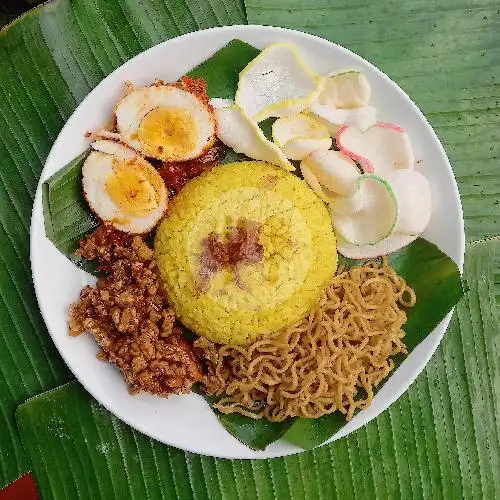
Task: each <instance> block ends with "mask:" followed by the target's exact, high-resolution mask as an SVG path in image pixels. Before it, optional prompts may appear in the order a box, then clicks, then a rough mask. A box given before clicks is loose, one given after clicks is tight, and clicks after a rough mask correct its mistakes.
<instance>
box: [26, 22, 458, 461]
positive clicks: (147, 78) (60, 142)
mask: <svg viewBox="0 0 500 500" xmlns="http://www.w3.org/2000/svg"><path fill="white" fill-rule="evenodd" d="M235 38H239V39H241V40H244V41H246V42H248V43H250V44H252V45H254V46H255V47H258V48H263V47H265V46H266V45H268V44H270V43H273V42H282V41H288V42H292V43H294V44H296V45H297V46H298V47H299V48H300V49H301V51H302V52H303V55H304V57H305V59H306V61H307V62H308V63H309V64H310V65H311V66H312V67H313V69H315V70H316V71H317V72H318V73H321V74H325V73H328V72H329V71H332V70H335V69H339V68H346V67H347V68H359V69H360V70H362V71H363V72H364V73H365V75H366V76H367V77H368V79H369V81H370V84H371V86H372V89H373V102H374V104H375V106H376V107H377V108H378V111H379V120H382V121H392V122H396V123H399V124H400V125H401V126H402V127H403V128H404V129H405V130H406V131H407V132H408V134H409V136H410V138H411V140H412V143H413V147H414V150H415V158H416V159H417V160H420V161H419V162H418V165H417V168H418V169H419V170H421V171H422V172H423V173H425V175H426V176H427V178H428V179H429V181H430V183H431V187H432V195H433V200H434V212H433V215H432V219H431V221H430V224H429V226H428V228H427V229H426V231H425V233H424V237H425V238H427V239H428V240H430V241H432V242H434V243H436V244H437V245H438V246H439V247H440V248H441V249H442V250H443V251H444V252H446V253H447V254H448V255H449V256H450V257H452V258H453V259H454V260H455V261H456V262H457V264H458V265H459V266H460V268H461V267H462V265H463V254H464V231H463V219H462V208H461V205H460V198H459V194H458V189H457V185H456V182H455V179H454V176H453V172H452V170H451V167H450V164H449V162H448V159H447V157H446V154H445V152H444V150H443V148H442V146H441V144H440V143H439V140H438V138H437V137H436V135H435V133H434V131H433V130H432V128H431V127H430V125H429V124H428V122H427V120H426V119H425V118H424V116H423V115H422V113H421V112H420V110H419V109H418V108H417V107H416V106H415V104H414V103H413V102H412V101H411V99H410V98H409V97H408V96H407V95H406V94H405V93H404V92H403V91H402V90H401V89H400V88H399V87H398V86H397V85H396V84H395V83H393V82H392V81H391V80H390V79H389V78H388V77H387V76H386V75H384V74H383V73H382V72H381V71H379V70H378V69H377V68H375V67H374V66H372V65H371V64H370V63H368V62H366V61H365V60H364V59H362V58H361V57H359V56H357V55H355V54H353V53H352V52H350V51H348V50H346V49H345V48H343V47H340V46H338V45H335V44H333V43H330V42H328V41H326V40H323V39H321V38H317V37H314V36H311V35H307V34H304V33H300V32H297V31H290V30H285V29H282V28H273V27H264V26H233V27H224V28H215V29H210V30H206V31H198V32H195V33H190V34H187V35H184V36H181V37H179V38H175V39H172V40H168V41H166V42H163V43H161V44H159V45H157V46H155V47H152V48H151V49H149V50H147V51H145V52H143V53H142V54H139V55H138V56H136V57H134V58H133V59H131V60H130V61H128V62H127V63H125V64H124V65H123V66H121V67H120V68H118V69H117V70H116V71H114V72H113V73H112V74H111V75H109V76H108V77H107V78H105V79H104V80H103V81H102V82H101V83H100V84H99V85H98V86H97V87H96V88H95V89H94V90H93V91H92V92H91V93H90V94H89V95H88V96H87V97H86V99H84V101H83V102H82V103H81V104H80V106H79V107H78V108H77V109H76V111H75V112H74V113H73V115H72V116H71V118H70V119H69V120H68V122H67V123H66V125H65V126H64V128H63V129H62V131H61V133H60V134H59V137H58V138H57V140H56V142H55V143H54V146H53V147H52V150H51V152H50V154H49V156H48V158H47V162H46V164H45V168H44V170H43V172H42V176H41V180H40V184H39V185H38V190H37V194H36V198H35V204H34V207H33V216H32V223H31V265H32V272H33V280H34V283H35V289H36V293H37V297H38V302H39V305H40V310H41V311H42V314H43V317H44V319H45V322H46V324H47V327H48V330H49V332H50V335H51V336H52V339H53V340H54V343H55V344H56V346H57V348H58V349H59V352H60V353H61V355H62V357H63V358H64V360H65V361H66V363H67V365H68V366H69V368H70V369H71V370H72V372H73V373H74V374H75V376H76V378H77V379H78V380H79V381H80V382H81V383H82V384H83V385H84V386H85V388H86V389H87V390H88V391H89V392H90V393H91V394H92V395H93V396H94V397H95V398H96V399H97V400H98V401H99V402H100V403H102V404H103V405H104V406H105V407H106V408H107V409H108V410H110V411H111V412H113V413H114V414H115V415H116V416H117V417H119V418H120V419H122V420H123V421H125V422H127V423H128V424H130V425H131V426H132V427H135V428H136V429H138V430H139V431H141V432H143V433H144V434H147V435H149V436H151V437H153V438H155V439H157V440H158V441H161V442H163V443H167V444H170V445H173V446H177V447H178V448H182V449H184V450H188V451H192V452H196V453H201V454H204V455H212V456H216V457H227V458H268V457H277V456H283V455H289V454H293V453H297V452H299V451H301V449H300V448H297V447H295V446H292V445H291V444H289V443H287V442H285V441H283V440H281V441H279V442H276V443H273V444H272V445H270V446H269V447H268V449H267V450H266V451H262V452H257V451H253V450H251V449H249V448H247V447H246V446H245V445H243V444H242V443H240V442H239V441H237V440H236V439H235V438H233V437H232V436H231V435H230V434H229V433H228V432H227V431H226V430H225V429H224V428H223V427H222V425H221V424H220V423H219V421H218V420H217V418H216V416H215V415H214V413H213V412H212V411H211V410H210V408H209V407H208V405H207V404H206V403H205V401H204V400H203V398H201V397H200V396H198V395H195V394H190V395H187V396H173V397H170V398H168V399H161V398H158V397H155V396H152V395H148V394H140V395H138V396H135V397H132V396H130V395H129V393H128V392H127V387H126V385H125V383H124V381H123V379H122V377H121V376H120V374H119V372H118V370H117V369H116V368H114V367H113V366H112V365H110V364H108V363H103V362H102V361H98V360H97V359H96V357H95V355H96V353H97V351H98V348H97V345H96V344H95V342H94V341H93V339H92V337H91V336H90V335H86V336H81V337H79V338H71V337H69V336H68V328H67V311H68V307H69V305H70V304H71V303H72V302H74V301H75V300H76V299H77V298H78V296H79V293H80V290H81V288H82V285H83V284H84V283H86V282H87V281H88V280H89V277H88V275H86V274H85V273H84V272H82V271H80V270H78V269H77V268H76V267H75V266H73V264H71V262H69V261H68V260H67V259H66V258H65V257H64V256H63V255H61V254H60V253H59V252H58V250H57V249H56V248H55V247H54V246H53V245H52V243H51V242H50V241H49V240H48V239H47V238H46V237H45V231H44V227H43V215H42V200H41V189H40V187H41V182H43V181H44V180H46V179H47V178H48V177H50V176H51V175H52V174H54V172H56V171H57V170H59V169H60V168H61V167H63V166H64V165H65V164H66V163H68V162H69V161H70V160H71V159H73V158H74V157H75V156H77V155H79V154H80V153H81V152H82V151H84V150H85V149H86V148H87V147H88V140H87V139H85V138H84V133H85V131H86V130H95V129H98V128H99V127H100V126H102V125H103V124H105V123H107V122H108V119H109V116H110V114H111V110H112V108H113V106H114V104H115V102H116V101H117V99H118V97H119V96H120V95H121V93H122V91H123V83H124V81H125V80H131V81H132V82H133V83H134V84H136V85H139V86H140V85H145V84H148V83H150V82H151V81H153V80H154V79H155V78H161V79H162V80H166V81H174V80H176V79H178V78H179V77H181V76H182V75H184V74H185V73H187V72H188V71H189V70H190V69H191V68H193V67H194V66H196V65H198V64H199V63H201V62H202V61H204V60H205V59H207V58H209V57H210V56H211V55H212V54H213V53H214V52H216V51H217V50H218V49H220V48H221V47H223V46H224V45H226V44H227V43H228V42H229V41H231V40H233V39H235ZM450 315H451V314H450ZM450 315H448V316H447V317H446V318H445V319H444V320H443V321H442V322H441V324H440V325H439V326H438V327H437V328H436V329H435V330H434V331H433V332H432V334H431V335H429V336H428V337H427V339H426V340H425V341H424V342H422V343H421V344H420V345H419V346H418V347H417V349H415V350H414V351H413V353H412V354H411V355H410V356H408V358H407V359H406V360H405V362H404V363H403V364H402V365H401V367H400V368H398V370H397V372H396V373H394V374H393V375H392V377H391V378H390V380H389V381H388V382H387V383H386V384H385V385H384V387H383V388H382V390H381V391H380V392H379V393H378V394H377V396H376V397H375V400H374V402H373V404H372V406H371V407H370V408H369V409H367V410H365V411H362V412H361V413H359V414H358V415H357V416H356V417H355V418H354V419H353V420H352V421H351V422H350V423H349V424H348V425H346V426H345V427H344V428H343V429H342V430H341V431H340V432H339V433H338V434H336V435H335V436H334V437H333V439H338V438H340V437H342V436H345V435H347V434H349V433H351V432H353V431H354V430H356V429H358V428H359V427H361V426H363V425H365V424H366V423H367V422H369V421H370V420H372V419H373V418H375V417H376V416H377V415H378V414H379V413H381V412H382V411H384V410H385V409H386V408H387V407H388V406H389V405H390V404H391V403H393V402H394V401H395V400H396V399H397V398H399V396H401V394H403V393H404V391H406V389H408V386H409V385H410V384H411V383H412V382H413V380H414V379H415V378H416V377H417V375H418V374H419V373H420V371H421V370H422V369H423V368H424V366H425V365H426V363H427V362H428V361H429V358H430V357H431V355H432V353H433V352H434V351H435V349H436V347H437V346H438V344H439V342H440V340H441V338H442V336H443V334H444V332H445V330H446V327H447V326H448V322H449V320H450Z"/></svg>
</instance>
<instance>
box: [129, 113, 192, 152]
mask: <svg viewBox="0 0 500 500" xmlns="http://www.w3.org/2000/svg"><path fill="white" fill-rule="evenodd" d="M137 137H138V139H139V140H140V141H141V143H142V147H143V149H144V151H145V153H146V155H148V156H153V157H154V158H158V159H160V160H182V159H184V158H185V156H186V155H187V154H188V153H189V152H190V151H192V150H193V149H195V147H196V143H197V141H196V138H197V137H198V125H197V124H196V121H195V120H194V119H193V117H192V116H191V115H190V114H189V113H188V112H187V111H186V110H185V109H183V108H173V107H159V108H155V109H152V110H151V111H150V112H149V113H148V114H147V115H146V116H145V117H144V118H143V119H142V121H141V124H140V126H139V129H138V131H137Z"/></svg>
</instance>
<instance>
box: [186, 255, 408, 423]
mask: <svg viewBox="0 0 500 500" xmlns="http://www.w3.org/2000/svg"><path fill="white" fill-rule="evenodd" d="M415 302H416V297H415V293H414V291H413V290H412V289H411V288H410V287H409V286H408V285H407V284H406V283H405V281H404V280H403V278H401V277H400V276H398V275H397V274H396V272H395V271H394V269H392V268H391V267H390V266H389V265H388V263H387V260H386V259H383V261H382V263H381V264H380V263H378V262H376V261H371V262H369V263H367V264H365V265H363V266H357V267H352V268H350V269H348V270H346V271H344V272H340V273H339V274H337V275H336V276H335V278H334V280H333V282H332V284H331V285H330V287H329V288H328V289H327V290H326V292H325V294H324V295H323V297H322V299H321V301H320V303H319V304H318V305H317V307H316V308H315V309H314V310H313V311H311V313H310V314H309V315H308V316H307V317H306V318H304V319H303V320H302V321H300V322H299V323H297V324H296V325H294V326H293V327H290V328H287V329H286V330H283V331H281V332H278V333H276V334H273V335H271V336H268V337H265V338H261V339H259V340H257V341H255V342H254V343H253V344H251V345H248V346H229V345H218V344H214V343H212V342H210V341H208V340H206V339H203V338H200V339H198V340H197V341H196V343H195V347H196V348H197V352H198V353H199V354H201V356H202V357H203V358H204V359H205V360H206V362H207V368H208V375H207V376H206V377H205V389H206V391H207V392H208V393H211V394H216V395H219V396H222V398H221V399H220V400H219V401H218V402H217V403H216V404H215V405H214V406H215V408H217V409H218V410H219V411H221V412H222V413H240V414H242V415H246V416H249V417H252V418H255V419H259V418H266V419H268V420H271V421H275V422H279V421H283V420H285V419H287V418H290V417H307V418H317V417H321V416H322V415H325V414H328V413H332V412H334V411H337V410H339V411H340V412H342V413H343V414H344V415H345V417H346V419H347V420H349V419H351V418H352V416H353V415H354V412H355V411H356V409H358V408H359V409H363V408H366V407H368V406H369V405H370V404H371V402H372V399H373V390H374V387H375V386H377V385H378V384H379V383H380V382H381V380H382V379H384V378H385V377H387V375H388V374H389V373H390V371H391V370H392V369H393V367H394V362H393V360H392V359H391V356H394V355H396V354H400V353H401V354H406V353H407V350H406V347H405V345H404V343H403V340H402V339H403V337H404V331H403V330H402V326H403V325H404V324H405V323H406V314H405V311H404V309H403V308H407V307H412V306H413V305H414V304H415Z"/></svg>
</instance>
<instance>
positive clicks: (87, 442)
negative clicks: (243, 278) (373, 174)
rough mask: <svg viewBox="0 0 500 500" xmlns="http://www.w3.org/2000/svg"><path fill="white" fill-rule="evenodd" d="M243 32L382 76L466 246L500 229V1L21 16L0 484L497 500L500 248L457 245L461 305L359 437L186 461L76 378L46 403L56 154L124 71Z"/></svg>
mask: <svg viewBox="0 0 500 500" xmlns="http://www.w3.org/2000/svg"><path fill="white" fill-rule="evenodd" d="M247 21H248V22H249V23H258V24H273V25H280V26H285V27H291V28H295V29H299V30H303V31H309V32H312V33H314V34H318V35H320V36H323V37H324V38H327V39H329V40H332V41H334V42H337V43H340V44H342V45H344V46H346V47H348V48H350V49H352V50H354V51H355V52H357V53H358V54H360V55H361V56H363V57H365V58H367V59H368V60H370V61H371V62H373V63H374V64H376V65H377V66H378V67H379V68H380V69H382V70H383V71H385V72H386V73H387V74H388V75H389V76H390V77H391V78H392V79H393V80H395V81H396V82H397V83H398V84H399V85H400V86H402V88H403V89H404V90H405V91H406V92H407V93H408V94H409V95H410V96H411V97H412V98H413V99H414V100H415V102H416V103H417V105H418V106H419V107H420V108H421V109H422V111H423V112H424V113H425V114H426V116H427V117H428V119H429V121H430V122H431V124H432V125H433V127H434V129H435V130H436V132H437V133H438V135H439V137H440V139H441V141H442V142H443V145H444V146H445V149H446V151H447V153H448V155H449V157H450V160H451V163H452V165H453V168H454V172H455V175H456V177H457V182H458V185H459V189H460V193H461V196H462V203H463V207H464V215H465V223H466V236H467V240H468V241H472V240H478V239H484V238H488V237H492V236H496V235H498V234H499V233H500V229H499V228H500V206H499V202H500V175H499V171H498V168H499V163H500V161H499V153H500V127H499V125H500V104H499V102H500V65H499V64H498V62H499V61H500V8H499V5H498V2H497V1H492V0H482V1H481V2H479V1H476V0H442V1H440V2H439V3H436V2H433V1H432V0H414V1H412V2H401V1H397V0H382V1H380V2H366V0H349V1H348V0H309V1H307V0H292V1H290V0H286V1H285V0H248V1H247V2H246V4H244V3H243V2H242V1H229V0H209V1H208V0H207V1H195V0H170V1H164V0H141V1H136V0H116V1H105V0H73V1H70V0H53V1H51V2H48V3H46V4H44V5H43V6H41V7H38V8H36V9H34V10H32V11H30V12H29V13H28V14H26V15H25V16H24V17H22V18H20V19H19V20H17V21H15V22H14V23H13V24H11V25H10V26H8V27H7V28H5V29H4V30H2V31H1V32H0V241H1V245H0V332H1V335H0V391H1V397H0V487H1V486H4V485H6V484H9V483H10V482H12V481H13V480H15V479H17V478H18V477H19V476H20V475H21V474H23V473H25V472H26V471H28V470H33V471H34V474H35V477H36V480H37V482H38V485H39V487H40V490H41V494H42V498H57V499H59V498H61V499H63V498H143V497H148V498H161V497H164V498H178V497H181V498H237V497H238V498H256V497H258V498H270V497H272V496H275V497H278V498H281V497H282V498H286V497H293V498H305V497H307V498H325V499H326V498H328V499H329V498H354V497H355V498H399V497H411V498H441V497H446V498H459V497H466V498H475V497H482V498H495V496H496V495H500V475H499V474H498V471H499V470H500V452H499V450H500V413H499V405H500V402H499V399H498V395H499V393H500V389H499V387H498V380H499V377H500V361H499V360H500V338H499V330H500V329H499V316H498V305H499V304H500V250H499V245H500V243H499V242H498V240H497V239H492V240H491V241H485V242H479V243H470V244H469V245H468V248H467V254H466V284H467V287H468V288H469V293H468V295H467V296H466V298H464V299H463V301H462V302H461V304H460V305H459V306H458V308H457V313H456V314H455V316H454V319H453V321H452V325H451V327H450V329H449V331H448V332H447V334H446V336H445V338H444V340H443V343H442V344H441V346H440V347H439V349H438V351H437V353H436V354H435V356H434V357H433V358H432V360H431V362H430V363H429V365H428V366H427V368H426V370H425V371H424V372H423V374H422V375H421V376H420V377H419V378H418V379H417V381H416V382H415V383H414V384H413V385H412V387H411V388H410V390H409V391H408V392H407V393H406V394H405V395H404V396H403V397H402V398H400V400H399V401H398V402H397V403H395V404H394V405H393V406H392V407H391V408H390V409H389V410H388V411H386V412H384V413H383V414H382V415H381V416H380V417H379V418H377V419H376V420H375V421H373V422H371V423H370V424H369V425H368V426H366V427H365V428H363V429H361V430H359V431H358V432H356V433H355V434H352V435H350V436H349V437H348V438H346V439H343V440H340V441H338V442H335V443H333V444H331V445H328V446H324V447H322V448H319V449H316V450H313V451H309V452H306V453H303V454H301V455H299V456H296V457H290V458H286V459H275V460H266V461H228V460H216V459H212V458H207V457H200V456H197V455H192V454H189V453H184V452H182V451H180V450H176V449H174V448H171V447H167V446H163V445H160V444H158V443H155V442H154V441H152V440H150V439H148V438H146V437H144V436H142V435H140V434H138V433H136V432H135V431H133V430H132V429H130V428H129V427H127V426H125V425H123V424H122V423H120V422H119V421H117V420H116V419H114V418H113V417H111V416H110V415H109V414H108V413H107V412H106V411H105V410H103V409H102V408H101V407H99V406H98V405H97V403H96V402H95V401H93V400H91V398H90V397H89V396H88V395H87V394H86V393H85V392H84V391H83V389H81V388H80V387H79V386H78V385H77V384H76V383H75V382H71V383H69V384H68V385H65V386H64V387H63V388H60V389H55V388H56V387H58V386H60V385H61V384H65V383H67V382H69V381H70V380H72V376H71V374H70V372H69V371H68V369H67V367H66V366H65V365H64V363H63V361H62V359H61V358H60V357H59V355H58V353H57V351H56V349H55V347H54V346H53V344H52V343H51V341H50V337H49V335H48V333H47V331H46V329H45V326H44V323H43V320H42V318H41V316H40V313H39V311H38V307H37V303H36V299H35V296H34V291H33V286H32V282H31V272H30V264H29V223H30V215H31V206H32V201H33V197H34V193H35V190H36V186H37V183H38V178H39V175H40V172H41V169H42V167H43V163H44V161H45V158H46V156H47V154H48V152H49V150H50V147H51V145H52V143H53V141H54V140H55V138H56V137H57V134H58V132H59V131H60V129H61V128H62V126H63V124H64V122H65V120H67V118H68V117H69V116H70V115H71V113H72V112H73V110H74V109H75V107H76V106H77V105H78V103H79V102H80V101H81V100H82V99H83V98H84V97H85V95H86V94H87V93H88V92H89V91H90V90H91V89H92V88H93V87H94V86H95V85H96V84H97V83H99V81H100V80H101V79H102V78H103V77H104V76H106V75H107V74H109V73H110V72H111V71H112V70H113V69H115V68H116V67H118V66H119V65H120V64H122V63H123V62H124V61H126V60H128V59H129V58H130V57H132V56H134V55H136V54H137V53H139V52H141V51H142V50H145V49H146V48H148V47H150V46H152V45H154V44H156V43H159V42H160V41H163V40H166V39H169V38H172V37H175V36H178V35H180V34H182V33H185V32H189V31H194V30H197V29H203V28H208V27H212V26H218V25H227V24H246V23H247ZM52 389H55V390H54V391H52V392H48V393H46V394H43V395H41V396H39V397H35V398H34V399H30V400H29V401H28V402H27V403H25V401H26V400H28V399H29V398H33V397H34V396H36V395H38V394H41V393H44V391H50V390H52ZM23 403H25V404H23ZM19 405H22V406H21V407H20V408H19V410H18V413H17V417H18V419H17V422H16V419H15V411H16V408H17V407H18V406H19ZM17 424H19V427H18V425H17ZM21 436H22V441H21ZM23 445H24V446H23Z"/></svg>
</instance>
